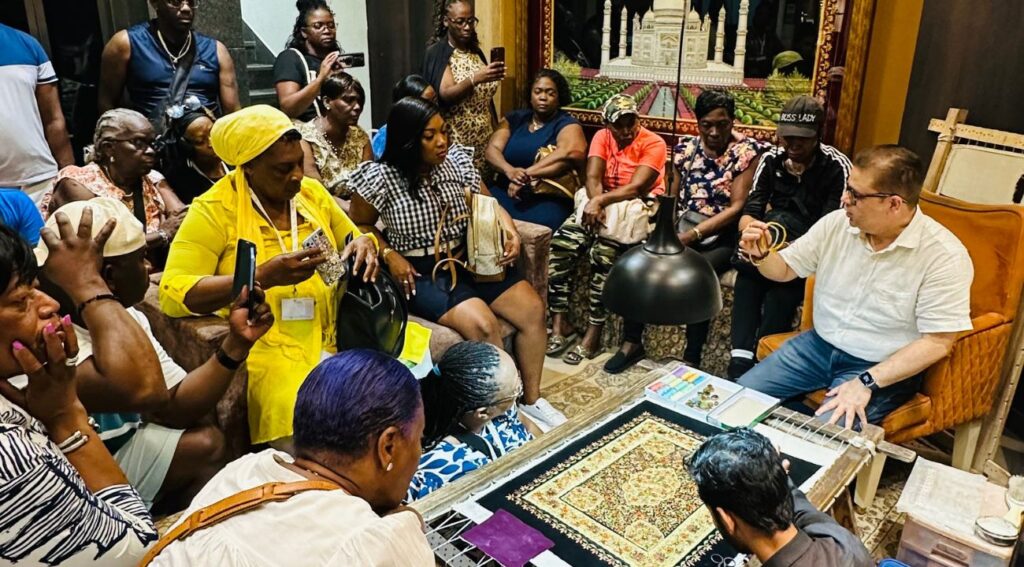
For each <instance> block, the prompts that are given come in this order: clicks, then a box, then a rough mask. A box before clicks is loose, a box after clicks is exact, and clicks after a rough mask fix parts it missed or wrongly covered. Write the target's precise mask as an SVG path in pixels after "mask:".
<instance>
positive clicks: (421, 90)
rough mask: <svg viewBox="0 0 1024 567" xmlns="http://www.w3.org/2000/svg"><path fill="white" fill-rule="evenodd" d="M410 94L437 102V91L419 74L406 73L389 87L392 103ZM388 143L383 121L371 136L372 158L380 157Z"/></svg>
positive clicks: (385, 124) (386, 127) (386, 130)
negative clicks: (393, 85)
mask: <svg viewBox="0 0 1024 567" xmlns="http://www.w3.org/2000/svg"><path fill="white" fill-rule="evenodd" d="M407 96H411V97H418V98H422V99H423V100H429V101H430V102H432V103H434V104H437V92H436V91H435V90H434V87H432V86H431V85H430V83H428V82H427V80H426V79H424V78H423V77H421V76H419V75H406V76H405V77H404V78H403V79H402V80H401V81H398V82H397V83H395V87H394V88H393V89H391V103H392V104H394V103H396V102H398V101H400V100H402V99H403V98H405V97H407ZM387 144H388V125H387V123H384V125H383V126H381V127H380V130H377V133H376V134H374V136H373V141H371V142H370V146H371V147H372V149H373V159H380V156H382V155H384V148H385V147H387Z"/></svg>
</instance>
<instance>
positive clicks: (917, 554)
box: [896, 516, 1013, 567]
mask: <svg viewBox="0 0 1024 567" xmlns="http://www.w3.org/2000/svg"><path fill="white" fill-rule="evenodd" d="M971 539H973V538H965V537H961V536H959V535H955V536H954V535H952V534H949V535H947V534H943V533H941V532H940V531H939V528H938V527H936V526H932V525H929V524H928V523H927V522H925V521H923V520H919V519H916V518H914V517H912V516H907V520H906V523H905V524H904V525H903V537H902V538H901V539H900V550H899V553H898V554H897V555H896V559H897V560H899V561H902V562H904V563H906V564H907V565H912V566H913V567H1008V566H1009V565H1010V564H1011V563H1010V561H1011V559H1012V557H1013V548H1012V547H995V546H992V545H989V544H986V543H984V542H981V541H980V540H975V541H971Z"/></svg>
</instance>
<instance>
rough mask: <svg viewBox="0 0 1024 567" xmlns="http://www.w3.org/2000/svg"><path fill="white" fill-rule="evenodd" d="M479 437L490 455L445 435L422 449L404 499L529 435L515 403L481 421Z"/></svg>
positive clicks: (431, 488) (469, 469)
mask: <svg viewBox="0 0 1024 567" xmlns="http://www.w3.org/2000/svg"><path fill="white" fill-rule="evenodd" d="M480 438H481V439H483V440H484V442H485V443H486V444H487V445H488V447H490V449H491V450H492V451H493V455H487V454H484V453H481V452H480V451H477V450H476V449H473V448H472V447H469V446H468V445H465V444H463V443H462V442H461V441H458V440H457V439H455V438H453V437H445V438H444V439H442V440H441V442H440V443H438V444H437V446H435V447H434V448H433V449H431V450H429V451H427V452H426V453H423V456H422V457H420V466H419V468H418V469H417V470H416V474H414V475H413V476H412V482H411V483H410V484H409V492H408V494H407V495H406V499H407V501H408V502H412V501H413V500H418V499H420V498H423V497H424V496H426V495H427V494H430V493H431V492H433V491H435V490H437V489H438V488H441V487H442V486H444V485H445V484H446V483H449V482H452V481H453V480H456V479H458V478H461V477H462V476H463V475H465V474H467V473H469V472H472V471H475V470H476V469H478V468H480V467H482V466H484V465H486V464H487V463H489V462H491V461H493V460H494V459H496V458H500V457H501V456H503V455H505V454H507V453H508V452H509V451H512V450H514V449H518V448H519V447H522V446H523V445H525V444H526V442H527V441H531V440H532V439H533V435H531V434H530V432H529V431H527V430H526V426H525V425H523V422H522V421H520V420H519V412H518V411H517V410H516V406H512V408H511V409H509V410H508V411H507V412H505V413H503V414H501V415H499V416H497V417H495V418H494V419H492V420H491V422H490V423H488V424H487V425H485V426H484V430H483V431H481V432H480Z"/></svg>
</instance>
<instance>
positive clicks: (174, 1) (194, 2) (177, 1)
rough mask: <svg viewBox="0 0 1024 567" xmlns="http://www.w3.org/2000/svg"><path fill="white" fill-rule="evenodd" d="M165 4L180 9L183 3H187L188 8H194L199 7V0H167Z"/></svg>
mask: <svg viewBox="0 0 1024 567" xmlns="http://www.w3.org/2000/svg"><path fill="white" fill-rule="evenodd" d="M167 4H168V5H169V6H170V7H171V8H175V9H178V10H180V9H181V7H182V6H183V5H185V4H188V7H189V8H192V9H193V10H195V9H196V8H198V7H199V0H167Z"/></svg>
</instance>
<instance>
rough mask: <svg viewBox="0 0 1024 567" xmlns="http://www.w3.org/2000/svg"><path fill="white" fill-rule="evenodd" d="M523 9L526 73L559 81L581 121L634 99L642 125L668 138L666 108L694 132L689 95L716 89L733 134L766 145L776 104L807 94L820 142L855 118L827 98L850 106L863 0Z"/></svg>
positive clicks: (689, 1) (538, 3)
mask: <svg viewBox="0 0 1024 567" xmlns="http://www.w3.org/2000/svg"><path fill="white" fill-rule="evenodd" d="M855 4H856V5H855ZM531 8H532V9H531V13H530V16H531V40H532V42H531V43H532V44H531V54H532V55H533V59H532V61H531V62H532V63H533V65H532V67H533V68H532V69H531V70H532V71H536V69H538V68H540V67H551V68H554V69H557V70H558V71H560V72H561V73H562V74H563V75H565V76H566V78H567V79H568V80H569V83H570V86H571V88H572V95H573V101H572V103H571V104H569V105H568V106H567V107H566V110H568V111H569V112H570V113H571V114H572V115H573V116H575V117H576V118H577V119H578V120H580V121H581V122H582V123H583V124H584V125H592V126H600V125H601V116H600V109H601V107H602V106H603V104H604V102H605V101H607V100H608V98H610V97H611V96H612V95H615V94H618V93H625V94H630V95H633V96H634V97H636V99H637V101H638V103H639V104H640V108H641V116H642V122H643V123H644V125H645V126H647V127H648V128H650V129H652V130H654V131H656V132H659V133H662V134H665V133H670V132H671V131H672V118H673V114H674V113H675V112H678V113H679V117H680V122H679V131H680V132H682V133H691V134H692V133H696V119H695V116H694V113H693V107H694V103H695V101H696V98H697V95H699V94H700V93H701V91H703V90H704V89H708V88H721V89H725V90H727V91H729V92H730V93H732V94H733V96H734V97H735V99H736V109H737V110H736V120H737V126H738V127H739V129H740V130H741V131H743V132H744V133H745V134H748V135H752V136H754V137H756V138H759V139H766V140H767V139H772V138H773V137H774V132H775V121H776V120H777V119H778V115H779V112H780V110H781V108H782V105H783V104H784V103H785V101H786V100H788V99H790V98H792V97H793V96H796V95H802V94H807V95H812V96H815V97H817V98H819V99H820V100H822V101H823V102H825V104H826V107H827V108H828V109H829V113H828V122H827V123H826V128H825V134H826V139H827V140H829V141H832V140H833V139H835V138H836V137H839V136H837V135H839V134H845V133H844V132H843V128H844V127H845V128H846V129H847V130H850V128H851V126H852V122H851V123H850V124H841V119H843V117H844V115H846V114H849V116H848V117H847V118H848V119H849V120H851V121H852V120H853V119H854V118H855V116H856V112H855V111H854V112H852V113H850V112H845V113H844V112H840V105H839V102H840V97H842V98H844V99H846V100H845V101H844V104H848V105H853V106H854V107H855V106H856V104H857V103H858V102H859V99H860V96H859V95H860V93H859V89H860V84H861V82H862V79H863V67H864V63H865V60H866V48H867V37H868V35H867V33H866V30H867V29H868V27H869V26H870V20H871V17H872V15H873V8H874V2H873V1H871V0H534V6H531ZM851 40H852V41H851ZM680 43H682V46H683V67H682V85H681V87H680V89H679V92H678V93H677V92H676V73H677V63H678V61H679V47H680ZM844 82H845V83H846V84H844ZM854 91H856V92H854ZM848 93H849V94H848ZM849 137H850V141H852V133H851V134H849Z"/></svg>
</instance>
